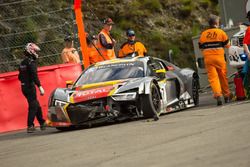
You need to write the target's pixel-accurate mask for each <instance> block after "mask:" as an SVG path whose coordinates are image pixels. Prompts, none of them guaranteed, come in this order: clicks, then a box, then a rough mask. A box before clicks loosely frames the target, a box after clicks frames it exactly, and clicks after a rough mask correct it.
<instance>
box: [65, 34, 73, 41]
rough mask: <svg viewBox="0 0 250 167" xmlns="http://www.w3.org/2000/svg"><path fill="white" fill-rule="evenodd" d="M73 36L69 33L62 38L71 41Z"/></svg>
mask: <svg viewBox="0 0 250 167" xmlns="http://www.w3.org/2000/svg"><path fill="white" fill-rule="evenodd" d="M72 40H73V38H72V37H71V36H70V35H67V36H66V37H65V38H64V41H72Z"/></svg>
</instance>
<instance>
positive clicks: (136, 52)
mask: <svg viewBox="0 0 250 167" xmlns="http://www.w3.org/2000/svg"><path fill="white" fill-rule="evenodd" d="M126 35H127V41H126V42H125V43H124V44H122V46H121V49H120V50H119V55H118V57H119V58H123V57H131V56H145V55H146V54H147V49H146V48H145V46H144V45H143V44H142V43H141V42H139V41H136V40H135V31H134V30H132V29H128V30H127V31H126Z"/></svg>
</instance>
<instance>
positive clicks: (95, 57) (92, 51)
mask: <svg viewBox="0 0 250 167" xmlns="http://www.w3.org/2000/svg"><path fill="white" fill-rule="evenodd" d="M87 53H88V54H89V63H90V64H95V63H97V62H100V61H105V59H104V58H103V57H102V56H101V55H100V53H99V52H98V51H97V50H96V48H95V47H94V46H91V47H87Z"/></svg>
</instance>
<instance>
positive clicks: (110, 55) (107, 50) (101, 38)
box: [97, 18, 116, 60]
mask: <svg viewBox="0 0 250 167" xmlns="http://www.w3.org/2000/svg"><path fill="white" fill-rule="evenodd" d="M113 24H114V22H113V20H112V19H111V18H106V19H104V21H103V29H102V30H101V32H100V33H99V34H98V43H97V48H98V49H99V51H100V53H101V55H102V56H103V57H104V58H105V60H110V59H115V58H116V56H115V50H114V46H115V43H116V42H115V40H114V39H113V38H112V36H111V35H110V31H111V30H112V25H113Z"/></svg>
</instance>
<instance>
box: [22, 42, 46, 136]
mask: <svg viewBox="0 0 250 167" xmlns="http://www.w3.org/2000/svg"><path fill="white" fill-rule="evenodd" d="M37 51H40V48H39V47H38V46H37V45H36V44H34V43H28V44H27V45H26V46H25V50H24V55H25V56H26V58H25V59H24V60H23V61H22V62H21V64H20V66H19V75H18V79H19V80H20V81H21V88H22V93H23V95H24V96H25V98H26V99H27V101H28V105H29V109H28V110H29V112H28V121H27V125H28V127H27V132H28V133H33V132H34V131H35V130H36V129H35V127H34V119H35V117H36V118H37V120H38V122H39V124H40V129H41V130H45V127H46V123H45V120H44V119H43V114H42V109H41V106H40V104H39V101H38V100H37V96H36V87H35V85H36V86H37V87H38V88H39V91H40V95H41V96H43V95H44V89H43V87H42V85H41V83H40V80H39V78H38V76H37V62H36V60H37V58H38V54H37Z"/></svg>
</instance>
